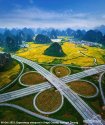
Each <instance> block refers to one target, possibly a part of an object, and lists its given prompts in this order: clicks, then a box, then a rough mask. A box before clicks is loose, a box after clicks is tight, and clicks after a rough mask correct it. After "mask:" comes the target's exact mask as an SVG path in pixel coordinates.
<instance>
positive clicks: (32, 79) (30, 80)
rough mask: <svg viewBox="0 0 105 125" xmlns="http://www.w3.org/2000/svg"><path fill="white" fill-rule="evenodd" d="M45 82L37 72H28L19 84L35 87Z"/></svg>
mask: <svg viewBox="0 0 105 125" xmlns="http://www.w3.org/2000/svg"><path fill="white" fill-rule="evenodd" d="M46 81H47V80H46V79H45V78H44V77H43V76H42V75H40V74H39V73H38V72H28V73H26V74H24V75H23V76H22V77H21V82H22V83H23V84H26V85H35V84H39V83H43V82H46Z"/></svg>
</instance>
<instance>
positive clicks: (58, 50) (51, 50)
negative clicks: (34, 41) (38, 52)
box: [44, 42, 66, 57]
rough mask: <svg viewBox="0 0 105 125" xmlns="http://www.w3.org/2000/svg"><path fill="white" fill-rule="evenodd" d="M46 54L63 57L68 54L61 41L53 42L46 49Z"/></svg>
mask: <svg viewBox="0 0 105 125" xmlns="http://www.w3.org/2000/svg"><path fill="white" fill-rule="evenodd" d="M44 54H45V55H48V56H55V57H63V56H65V55H66V54H65V53H64V52H63V50H62V47H61V45H59V43H57V42H54V43H52V44H51V45H50V46H49V47H48V48H47V49H46V50H45V51H44Z"/></svg>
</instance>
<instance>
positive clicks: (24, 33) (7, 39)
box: [0, 28, 34, 51]
mask: <svg viewBox="0 0 105 125" xmlns="http://www.w3.org/2000/svg"><path fill="white" fill-rule="evenodd" d="M33 36H34V32H33V31H32V30H31V29H27V28H24V29H21V30H20V29H12V30H8V29H5V30H4V31H2V32H0V46H2V47H4V48H5V50H6V51H16V50H17V49H18V48H19V46H20V45H21V44H22V41H25V42H29V41H32V40H33Z"/></svg>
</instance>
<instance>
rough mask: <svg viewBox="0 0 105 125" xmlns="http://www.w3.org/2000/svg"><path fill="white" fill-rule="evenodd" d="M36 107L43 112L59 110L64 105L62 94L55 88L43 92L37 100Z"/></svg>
mask: <svg viewBox="0 0 105 125" xmlns="http://www.w3.org/2000/svg"><path fill="white" fill-rule="evenodd" d="M35 103H36V106H37V108H38V109H39V110H41V111H43V112H53V111H55V110H57V109H58V108H59V106H60V105H61V103H62V96H61V94H60V93H59V92H58V91H56V90H55V89H54V88H51V89H48V90H45V91H43V92H41V93H40V94H39V95H38V96H37V98H36V102H35Z"/></svg>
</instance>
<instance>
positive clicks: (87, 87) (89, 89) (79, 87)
mask: <svg viewBox="0 0 105 125" xmlns="http://www.w3.org/2000/svg"><path fill="white" fill-rule="evenodd" d="M67 85H68V86H69V87H70V88H71V89H72V90H73V91H75V92H76V93H78V94H80V95H83V96H93V95H94V94H95V93H96V88H95V87H94V86H93V85H91V84H90V83H88V82H85V81H74V82H71V83H69V84H67Z"/></svg>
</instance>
